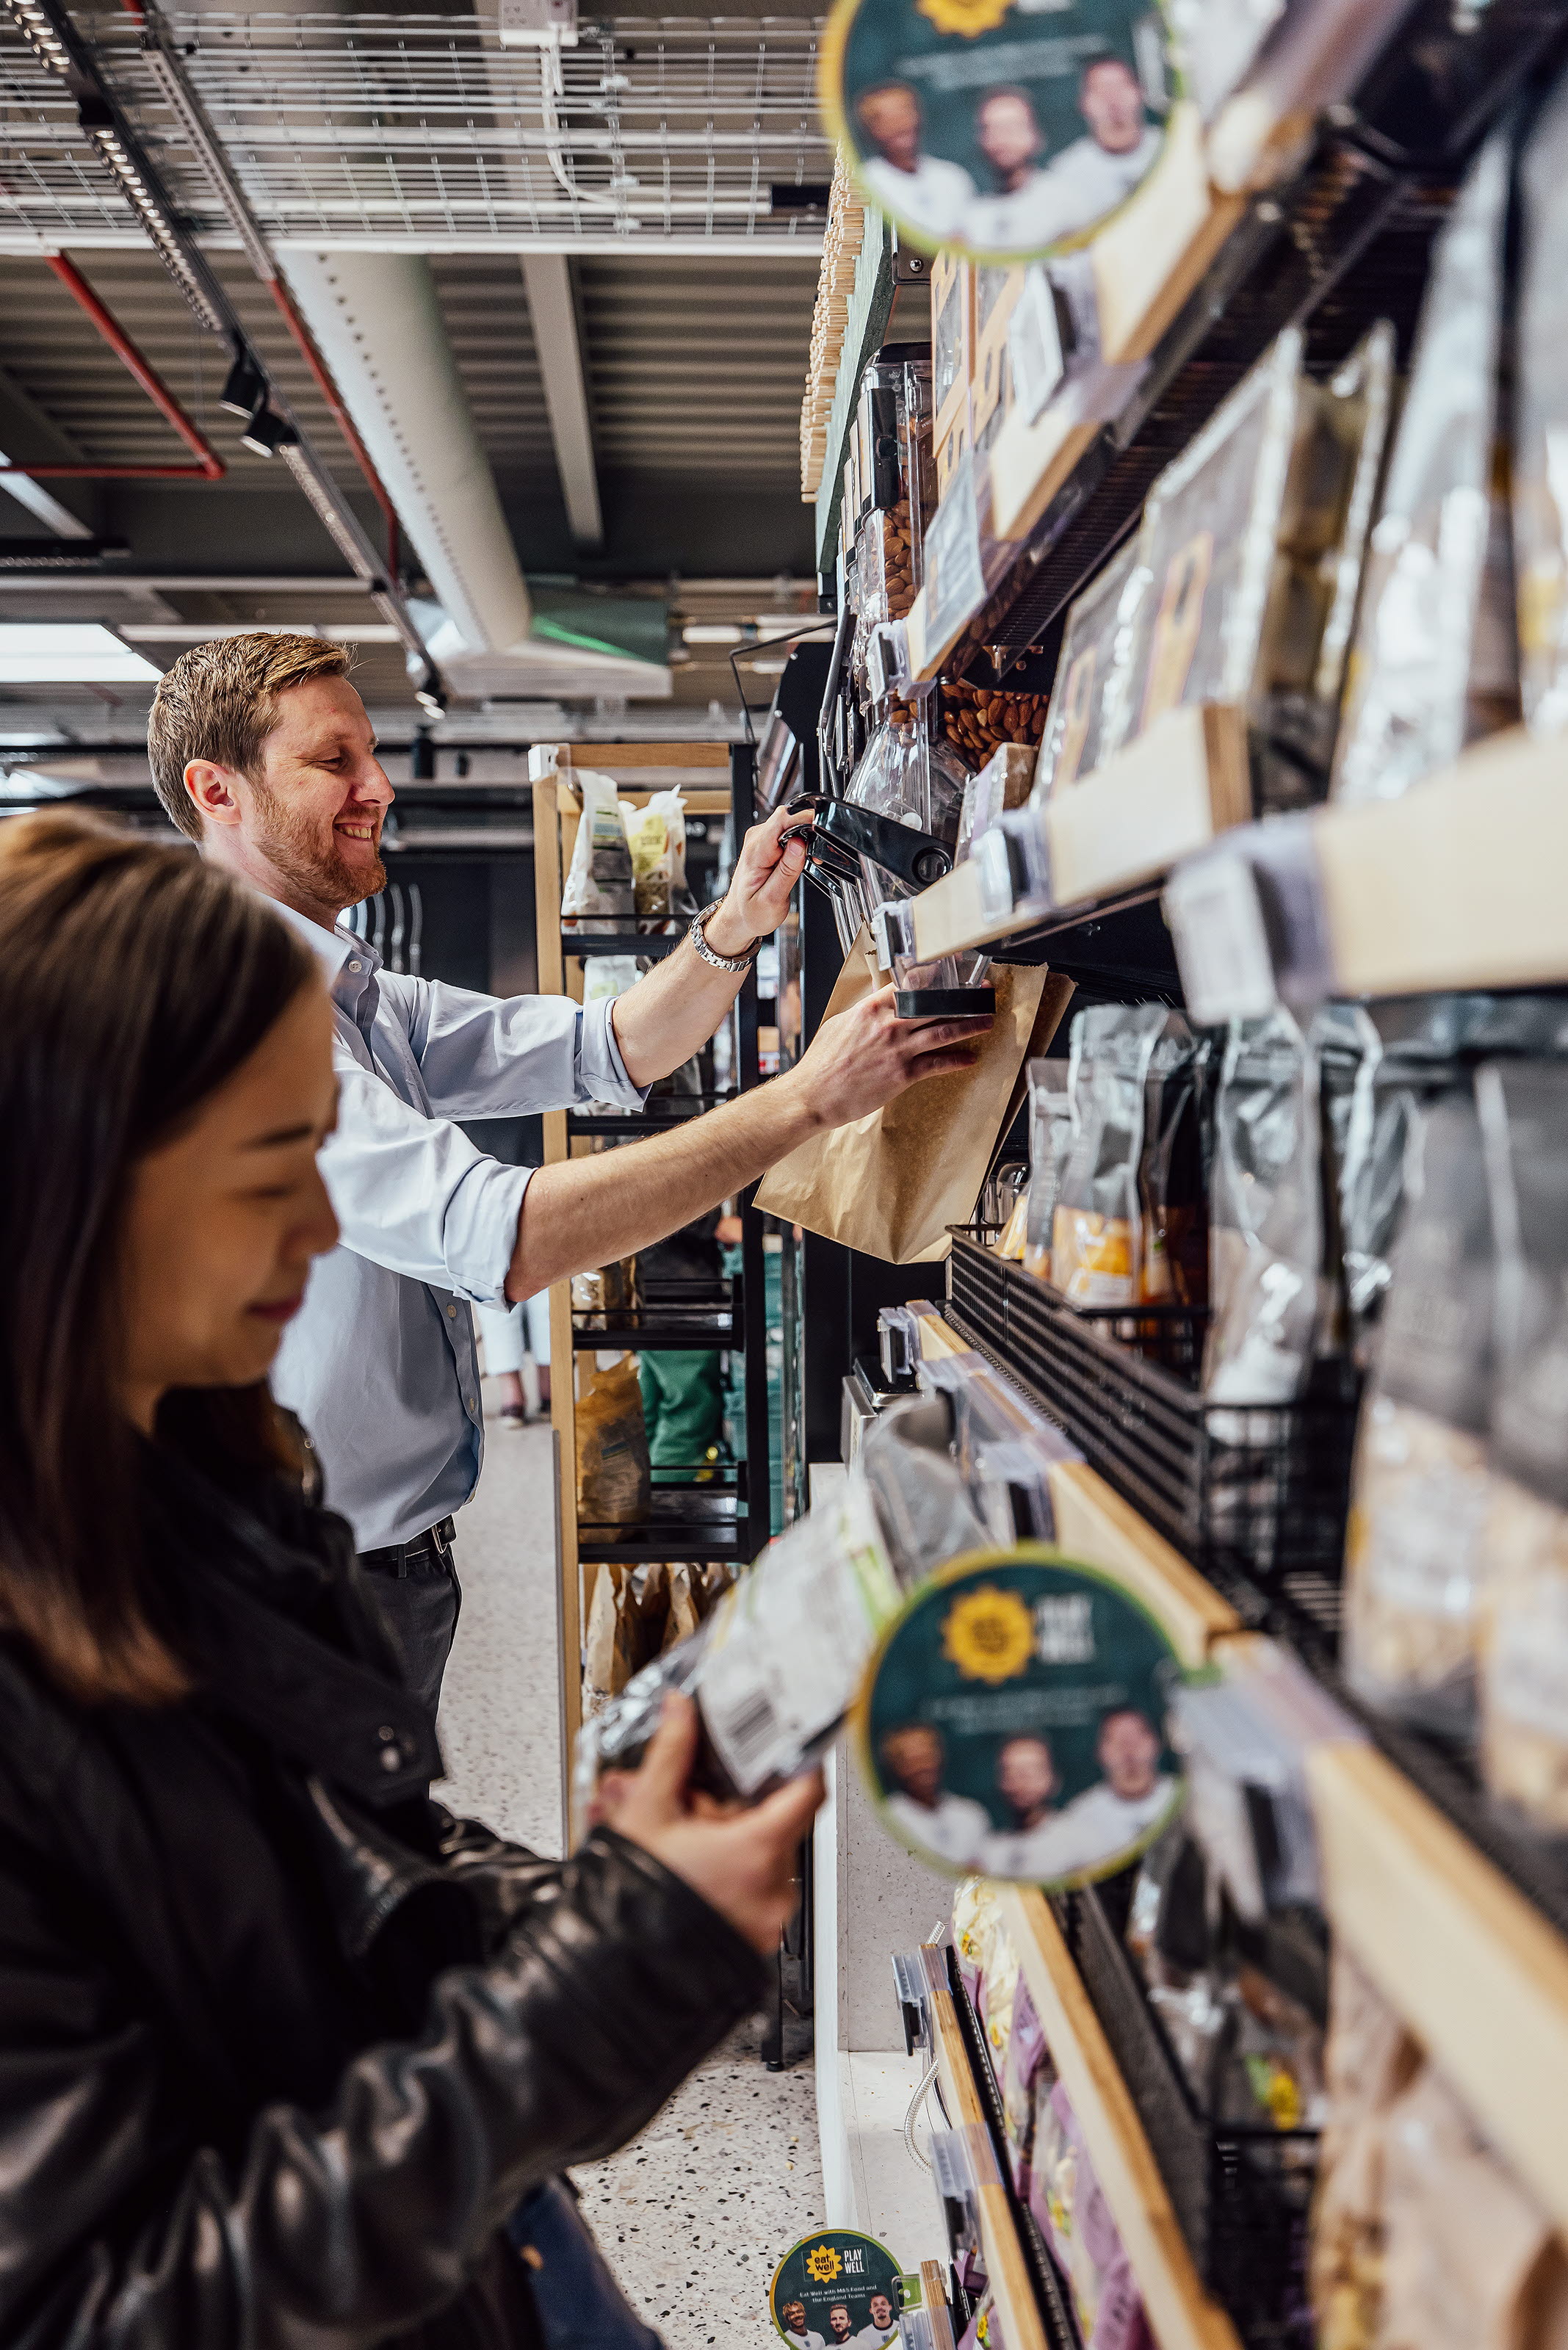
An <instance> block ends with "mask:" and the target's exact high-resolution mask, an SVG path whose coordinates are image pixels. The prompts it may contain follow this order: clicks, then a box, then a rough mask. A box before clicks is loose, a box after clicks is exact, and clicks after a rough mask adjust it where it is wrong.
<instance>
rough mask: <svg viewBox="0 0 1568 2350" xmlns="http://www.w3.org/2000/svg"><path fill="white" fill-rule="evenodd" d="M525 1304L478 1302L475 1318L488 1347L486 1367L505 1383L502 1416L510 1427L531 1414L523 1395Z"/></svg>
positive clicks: (474, 1313)
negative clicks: (479, 1303) (480, 1303)
mask: <svg viewBox="0 0 1568 2350" xmlns="http://www.w3.org/2000/svg"><path fill="white" fill-rule="evenodd" d="M523 1315H524V1308H523V1307H522V1306H521V1305H476V1306H475V1307H474V1309H473V1318H474V1322H475V1324H476V1326H477V1327H478V1331H479V1337H480V1343H481V1345H482V1346H483V1348H484V1367H485V1370H486V1372H487V1373H488V1374H489V1376H490V1377H491V1378H494V1379H499V1381H500V1383H501V1417H502V1419H504V1421H505V1423H506V1425H507V1426H508V1427H509V1428H521V1427H522V1426H523V1425H524V1421H525V1420H526V1419H527V1417H528V1407H527V1404H526V1403H525V1402H524V1396H523V1365H524V1361H525V1360H526V1358H527V1354H528V1341H527V1336H526V1334H525V1332H524V1326H523Z"/></svg>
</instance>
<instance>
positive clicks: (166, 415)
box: [0, 253, 228, 482]
mask: <svg viewBox="0 0 1568 2350" xmlns="http://www.w3.org/2000/svg"><path fill="white" fill-rule="evenodd" d="M45 259H46V261H47V264H48V265H49V267H50V268H51V269H52V270H53V271H54V273H55V276H57V278H58V279H59V281H60V283H61V285H62V286H64V287H65V288H66V290H67V293H68V294H69V295H70V296H71V297H72V299H73V300H74V301H76V302H78V303H79V305H80V306H81V307H82V308H83V309H84V310H85V311H86V312H87V315H88V317H89V318H90V319H91V320H92V322H93V325H94V326H95V327H96V328H98V331H99V334H100V335H101V336H102V337H103V338H104V341H105V342H106V343H107V344H108V345H109V348H110V350H111V351H113V353H114V355H115V357H116V358H117V359H119V360H120V362H121V363H122V364H123V365H124V366H125V367H126V368H127V369H129V370H130V373H131V374H132V375H133V376H134V377H135V378H136V380H137V382H138V383H139V384H140V386H141V389H142V390H143V391H144V392H145V393H146V394H147V397H148V398H149V400H151V402H152V404H153V406H154V407H155V408H156V409H157V411H158V412H159V414H160V415H161V417H162V418H163V420H164V421H165V422H166V423H167V424H170V425H171V426H172V427H173V429H174V431H175V432H177V433H178V434H179V435H180V438H181V440H182V441H183V442H184V443H185V446H186V448H187V449H189V450H190V451H191V452H192V456H194V457H195V459H196V460H197V462H196V463H195V464H193V465H0V473H26V474H28V475H30V476H31V478H32V479H33V480H34V481H40V482H49V481H55V482H69V481H76V482H192V481H193V482H219V481H222V479H223V475H224V474H225V473H227V471H228V467H227V466H226V465H225V464H224V463H223V459H222V458H221V457H220V456H219V454H218V452H217V451H216V450H215V449H214V448H213V444H212V442H210V441H209V440H208V439H207V437H206V435H205V434H204V433H203V432H201V431H199V429H198V428H197V426H196V425H194V424H193V423H192V421H191V419H190V418H189V417H188V416H187V415H186V413H185V411H184V410H183V409H182V407H181V405H180V403H179V401H178V400H176V399H175V397H174V395H173V393H172V392H171V390H170V389H169V387H168V385H167V384H166V383H165V382H164V380H163V379H162V377H161V375H160V374H159V373H158V371H157V369H156V368H154V367H153V366H151V363H150V362H149V361H148V360H147V359H144V358H143V357H142V355H141V353H140V351H139V350H138V349H137V348H136V345H135V344H134V343H133V342H132V341H131V339H130V336H129V335H128V334H127V333H126V331H125V329H124V328H123V327H121V326H120V324H119V320H118V319H116V318H115V317H112V316H111V315H110V313H109V311H108V310H106V309H105V307H104V306H103V304H102V303H101V302H100V301H99V298H98V296H97V295H96V294H95V293H94V292H93V290H92V287H91V286H89V285H88V282H87V279H86V278H85V277H84V276H82V274H81V271H80V270H79V269H78V268H77V266H76V265H75V264H74V262H70V261H67V259H66V256H65V255H64V254H63V253H50V254H47V255H45Z"/></svg>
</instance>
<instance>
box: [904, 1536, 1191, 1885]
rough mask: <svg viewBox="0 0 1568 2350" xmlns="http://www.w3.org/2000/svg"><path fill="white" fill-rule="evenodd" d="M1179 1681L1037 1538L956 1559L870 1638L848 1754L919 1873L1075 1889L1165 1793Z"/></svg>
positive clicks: (1119, 1613)
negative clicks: (855, 1750) (1171, 1705)
mask: <svg viewBox="0 0 1568 2350" xmlns="http://www.w3.org/2000/svg"><path fill="white" fill-rule="evenodd" d="M1180 1678H1181V1670H1180V1667H1179V1664H1178V1662H1177V1659H1176V1656H1175V1653H1174V1651H1173V1649H1172V1648H1171V1645H1170V1642H1169V1641H1168V1639H1167V1638H1166V1636H1165V1634H1164V1632H1163V1631H1162V1630H1161V1628H1160V1627H1159V1625H1158V1623H1157V1622H1156V1621H1155V1619H1154V1617H1152V1616H1151V1615H1150V1614H1149V1613H1148V1610H1147V1608H1146V1607H1143V1606H1142V1604H1141V1603H1140V1602H1139V1601H1138V1600H1137V1599H1135V1598H1134V1597H1133V1596H1132V1595H1131V1594H1130V1593H1129V1592H1128V1591H1127V1589H1126V1588H1125V1587H1124V1586H1122V1585H1121V1584H1119V1583H1117V1582H1116V1579H1115V1578H1114V1576H1111V1575H1105V1574H1102V1573H1101V1572H1100V1571H1099V1569H1098V1568H1096V1567H1092V1566H1084V1565H1079V1564H1078V1563H1077V1562H1075V1560H1072V1559H1068V1558H1064V1557H1063V1556H1062V1555H1061V1553H1060V1552H1058V1551H1054V1550H1048V1549H1046V1548H1045V1547H1044V1544H1037V1543H1031V1544H1023V1545H1022V1546H1021V1547H1020V1548H1019V1549H1017V1550H1013V1551H995V1552H979V1553H971V1555H969V1556H968V1557H967V1558H961V1559H957V1560H955V1561H954V1562H953V1564H952V1565H951V1566H949V1567H946V1568H944V1569H943V1571H942V1572H941V1574H940V1575H936V1576H934V1577H933V1578H932V1580H931V1581H930V1582H929V1583H925V1584H922V1585H921V1586H920V1587H919V1590H918V1591H916V1592H915V1593H914V1594H913V1595H912V1596H911V1597H910V1599H909V1602H908V1604H907V1606H906V1607H904V1609H903V1611H902V1613H901V1614H900V1615H899V1616H898V1617H897V1619H896V1620H895V1621H894V1623H893V1624H892V1625H891V1626H890V1627H889V1628H888V1631H887V1633H886V1634H885V1635H884V1637H883V1641H882V1646H881V1648H880V1649H879V1651H878V1653H877V1657H876V1659H875V1660H874V1662H873V1664H872V1667H871V1670H870V1673H869V1675H868V1676H867V1682H866V1685H865V1688H864V1690H862V1693H861V1697H860V1700H859V1704H858V1708H857V1732H858V1742H859V1747H860V1756H861V1762H862V1764H863V1766H864V1768H865V1771H866V1773H867V1778H868V1780H869V1782H870V1785H871V1790H872V1794H873V1795H874V1796H875V1798H876V1800H877V1806H878V1808H879V1810H880V1812H881V1814H882V1817H883V1820H884V1821H885V1823H886V1824H887V1825H888V1827H889V1828H891V1830H892V1832H893V1834H894V1835H896V1836H897V1837H898V1840H899V1841H900V1843H902V1844H905V1845H907V1846H909V1850H910V1851H911V1852H913V1853H915V1854H916V1855H917V1856H918V1857H919V1858H920V1859H921V1860H924V1861H927V1862H929V1865H930V1866H932V1867H933V1868H940V1869H943V1870H945V1871H946V1872H947V1873H948V1874H949V1875H950V1876H953V1877H969V1876H976V1875H978V1876H984V1877H1012V1878H1014V1879H1017V1880H1019V1881H1021V1882H1023V1883H1025V1884H1030V1885H1049V1886H1062V1885H1074V1884H1076V1885H1084V1884H1088V1883H1090V1882H1092V1881H1093V1880H1094V1879H1095V1878H1096V1877H1108V1876H1110V1875H1111V1874H1112V1873H1113V1872H1114V1871H1115V1870H1116V1869H1118V1868H1125V1867H1126V1866H1127V1864H1128V1862H1129V1861H1132V1860H1135V1859H1136V1858H1137V1856H1138V1855H1139V1853H1141V1852H1143V1851H1145V1850H1146V1849H1147V1846H1149V1845H1151V1844H1152V1843H1153V1842H1154V1840H1155V1838H1156V1837H1157V1836H1158V1835H1159V1833H1160V1831H1161V1830H1162V1829H1163V1828H1164V1827H1165V1826H1166V1825H1167V1824H1168V1822H1169V1821H1170V1820H1171V1819H1172V1818H1173V1817H1174V1815H1175V1814H1176V1811H1177V1809H1178V1807H1179V1804H1180V1803H1181V1800H1182V1796H1183V1793H1184V1788H1183V1783H1182V1779H1181V1776H1180V1773H1179V1768H1178V1765H1177V1763H1176V1759H1175V1757H1174V1756H1173V1754H1172V1753H1171V1752H1170V1749H1169V1746H1168V1742H1167V1732H1166V1709H1167V1706H1168V1702H1169V1699H1170V1693H1171V1691H1172V1690H1173V1689H1174V1687H1175V1686H1176V1684H1177V1683H1178V1681H1179V1679H1180Z"/></svg>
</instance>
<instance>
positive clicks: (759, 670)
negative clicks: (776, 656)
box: [740, 660, 784, 677]
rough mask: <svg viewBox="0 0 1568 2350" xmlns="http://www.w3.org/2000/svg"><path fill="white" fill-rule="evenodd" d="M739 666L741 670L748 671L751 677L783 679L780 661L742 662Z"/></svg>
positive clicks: (782, 666) (782, 664) (782, 665)
mask: <svg viewBox="0 0 1568 2350" xmlns="http://www.w3.org/2000/svg"><path fill="white" fill-rule="evenodd" d="M740 666H741V667H742V669H749V670H750V671H751V672H752V675H753V677H783V675H784V663H783V661H782V660H754V661H745V660H743V661H742V663H741V664H740Z"/></svg>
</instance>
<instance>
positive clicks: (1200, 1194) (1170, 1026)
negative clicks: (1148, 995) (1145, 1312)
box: [1138, 1012, 1209, 1306]
mask: <svg viewBox="0 0 1568 2350" xmlns="http://www.w3.org/2000/svg"><path fill="white" fill-rule="evenodd" d="M1208 1066H1209V1046H1208V1042H1207V1040H1206V1039H1201V1040H1200V1039H1199V1038H1198V1037H1195V1036H1194V1035H1193V1034H1192V1031H1191V1029H1190V1028H1189V1026H1188V1024H1187V1023H1186V1021H1185V1020H1184V1019H1183V1018H1182V1017H1181V1015H1180V1014H1179V1013H1175V1012H1173V1013H1172V1014H1170V1016H1169V1018H1168V1020H1167V1022H1166V1024H1165V1027H1164V1029H1163V1031H1162V1033H1161V1034H1160V1035H1159V1036H1158V1038H1157V1039H1156V1042H1155V1046H1154V1050H1153V1052H1152V1053H1151V1054H1150V1055H1149V1066H1148V1076H1147V1079H1146V1080H1145V1089H1144V1124H1143V1150H1142V1154H1141V1158H1140V1161H1139V1168H1138V1189H1139V1195H1140V1204H1141V1211H1142V1230H1143V1246H1142V1249H1141V1251H1140V1253H1139V1258H1138V1298H1139V1302H1140V1304H1143V1305H1194V1306H1201V1305H1203V1304H1204V1303H1205V1302H1206V1300H1207V1298H1208V1295H1209V1225H1208V1184H1207V1180H1206V1176H1207V1170H1206V1168H1205V1165H1204V1159H1205V1155H1206V1154H1205V1148H1204V1144H1205V1135H1206V1131H1207V1124H1208V1121H1207V1118H1206V1116H1205V1111H1206V1108H1207V1103H1206V1099H1205V1095H1206V1090H1207V1088H1206V1082H1205V1081H1206V1078H1207V1075H1208Z"/></svg>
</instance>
